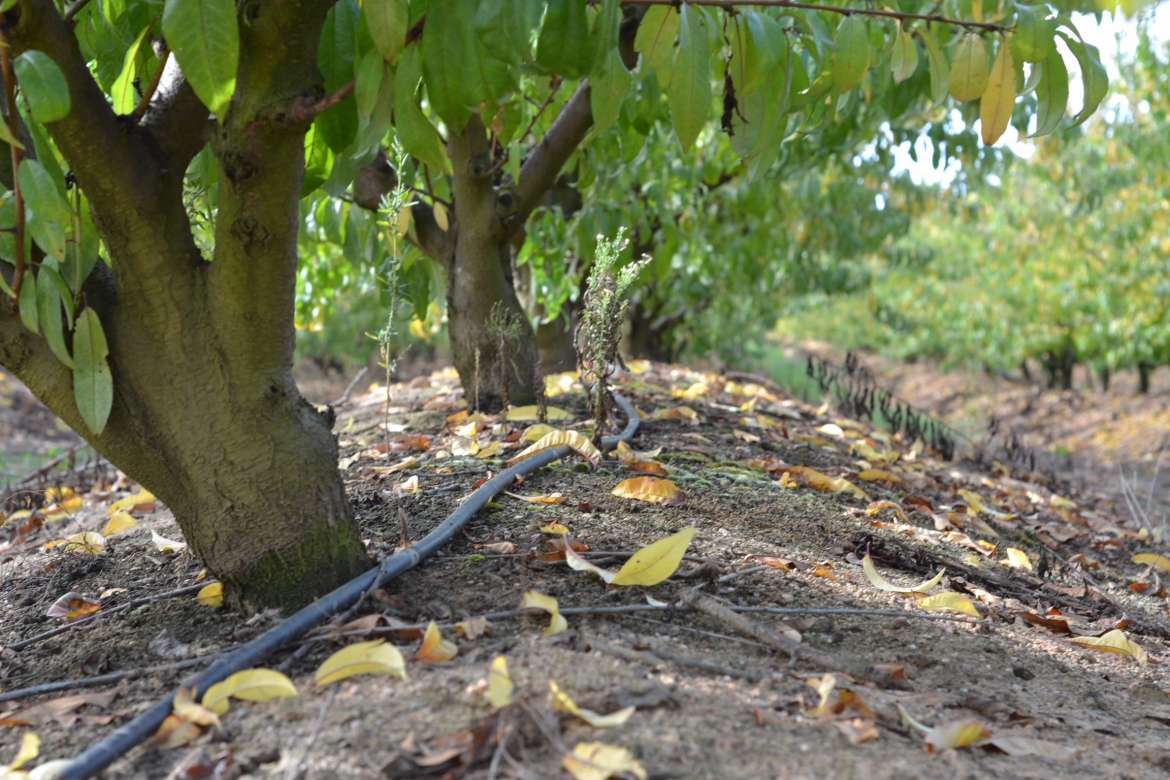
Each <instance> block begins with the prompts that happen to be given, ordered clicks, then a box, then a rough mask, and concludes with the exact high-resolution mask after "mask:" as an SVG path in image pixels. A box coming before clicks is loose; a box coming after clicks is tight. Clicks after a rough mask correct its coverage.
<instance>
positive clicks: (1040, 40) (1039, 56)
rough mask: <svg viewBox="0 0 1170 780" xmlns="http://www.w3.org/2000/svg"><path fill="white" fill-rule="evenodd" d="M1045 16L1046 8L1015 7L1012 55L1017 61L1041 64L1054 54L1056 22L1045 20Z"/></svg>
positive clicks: (1042, 6) (1046, 14)
mask: <svg viewBox="0 0 1170 780" xmlns="http://www.w3.org/2000/svg"><path fill="white" fill-rule="evenodd" d="M1046 16H1048V6H1044V5H1041V6H1031V5H1018V6H1016V30H1015V33H1014V34H1013V35H1012V53H1013V54H1014V55H1015V56H1016V57H1017V58H1018V59H1019V60H1021V61H1023V62H1043V61H1045V60H1047V59H1048V57H1049V56H1050V55H1052V54H1055V53H1056V46H1055V37H1056V20H1055V19H1046V18H1045V17H1046ZM1057 56H1059V55H1057Z"/></svg>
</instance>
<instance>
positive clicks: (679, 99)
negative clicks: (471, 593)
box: [0, 0, 1106, 606]
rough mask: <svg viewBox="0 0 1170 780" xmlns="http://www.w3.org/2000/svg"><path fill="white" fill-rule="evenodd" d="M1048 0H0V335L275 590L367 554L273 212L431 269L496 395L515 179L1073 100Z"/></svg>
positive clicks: (531, 183)
mask: <svg viewBox="0 0 1170 780" xmlns="http://www.w3.org/2000/svg"><path fill="white" fill-rule="evenodd" d="M1087 5H1089V6H1092V7H1095V4H1091V3H1087ZM1074 6H1075V4H1074V3H1066V2H1062V3H1060V4H1053V5H1048V4H1036V5H1023V4H1017V3H1014V2H1010V0H1005V1H1004V2H997V3H994V4H993V3H990V2H980V0H943V1H942V2H939V3H936V4H934V5H933V6H931V10H930V11H929V12H927V13H924V12H923V10H922V6H921V4H920V3H918V2H915V1H914V0H897V1H896V2H893V3H889V4H887V5H886V6H883V7H881V8H878V7H874V6H871V5H870V4H868V3H862V2H849V3H843V4H841V5H839V6H827V5H819V4H818V5H812V4H810V5H806V4H803V3H800V2H791V1H790V0H766V1H765V0H761V2H757V3H755V4H750V5H749V4H739V3H735V2H729V1H728V0H695V2H682V3H677V2H673V1H669V2H668V0H603V1H601V2H594V3H586V2H585V1H584V0H550V1H549V2H545V1H544V0H485V1H484V2H476V3H470V2H461V1H460V0H430V1H429V2H427V1H426V0H421V1H412V2H407V1H406V0H366V2H365V3H364V4H363V5H359V4H358V3H356V2H354V0H340V1H338V0H265V1H264V2H247V3H241V4H239V5H238V6H237V4H236V3H235V2H233V0H166V2H157V0H73V2H71V3H69V4H68V5H62V4H59V3H57V2H54V0H3V1H2V2H0V35H2V38H3V40H2V41H0V43H2V44H3V46H0V77H2V78H3V81H4V86H5V92H4V101H3V103H4V118H5V122H4V132H3V139H2V140H3V143H5V144H6V145H7V147H8V150H9V152H10V153H9V154H8V155H0V157H2V158H3V159H4V160H5V161H6V164H5V165H4V170H0V181H3V183H4V185H5V186H6V187H7V194H6V195H5V197H4V201H3V202H4V208H3V211H2V212H0V213H2V214H3V218H4V224H3V225H0V227H2V228H3V230H4V232H3V233H2V234H0V235H3V236H4V239H5V240H4V242H2V243H0V258H2V259H3V262H0V271H2V273H0V278H2V279H3V284H2V286H0V365H3V366H4V368H6V369H7V370H9V371H11V372H13V373H14V374H15V375H16V376H17V377H18V378H19V379H21V380H22V381H23V382H24V383H25V384H26V385H27V386H28V387H29V388H30V389H31V390H32V391H33V392H34V393H35V394H36V395H37V396H38V397H39V398H40V399H41V400H43V401H44V402H45V403H46V405H47V406H48V407H49V408H50V409H52V410H53V411H54V412H55V413H56V414H58V415H59V416H60V417H61V418H62V419H63V420H65V421H66V422H67V423H69V424H70V425H72V426H73V427H74V428H76V429H77V430H78V431H80V432H81V433H82V434H83V435H84V436H85V437H86V438H87V439H89V441H90V442H92V444H93V445H94V446H95V447H96V448H97V450H98V451H99V452H101V453H102V454H103V455H105V456H106V457H107V458H108V459H109V460H110V461H111V462H113V463H114V464H116V465H117V466H119V467H121V468H122V469H123V470H124V471H125V472H126V473H127V474H129V475H130V476H131V477H132V478H134V479H137V480H139V481H141V482H142V483H143V484H144V485H145V486H146V487H148V488H149V489H150V490H152V491H153V492H154V493H155V494H156V495H158V496H159V497H160V498H161V499H162V500H163V501H165V502H166V504H167V505H168V506H169V507H170V508H171V509H172V510H173V511H174V513H175V516H176V519H177V520H178V522H179V524H180V526H181V527H182V529H183V532H184V534H185V536H186V538H187V540H188V542H189V543H190V545H191V549H192V550H193V551H194V552H195V553H196V554H197V555H198V556H200V558H202V560H203V561H204V562H205V563H206V565H207V567H208V568H209V570H210V571H211V572H212V573H213V574H214V575H215V576H217V577H218V578H219V579H220V580H221V581H223V583H224V585H225V587H226V590H227V594H228V598H229V599H230V600H231V601H232V602H233V603H235V604H237V605H240V606H258V605H267V604H286V605H291V604H299V603H303V602H305V601H307V600H308V599H310V598H312V597H313V596H315V595H317V594H319V593H321V592H323V591H325V590H327V589H329V588H332V587H333V586H335V585H337V584H338V583H340V582H342V581H345V580H347V579H349V578H350V577H352V576H353V575H354V574H355V573H356V572H358V571H360V570H361V569H363V568H364V567H366V566H367V565H368V561H367V559H366V555H365V552H364V550H363V548H362V545H361V541H360V536H359V534H358V529H357V526H356V524H355V523H354V521H353V516H352V512H351V510H350V507H349V504H348V501H347V499H346V497H345V494H344V490H343V488H342V484H341V480H340V478H339V476H338V473H337V468H336V460H337V453H336V443H335V440H334V438H333V435H332V433H331V430H330V426H331V421H332V416H331V415H330V414H326V413H321V412H319V411H318V410H317V409H315V408H313V407H312V406H311V405H310V404H308V403H307V402H305V401H304V399H303V398H302V397H301V396H300V394H299V392H298V391H297V388H296V385H295V383H294V382H293V379H292V371H291V369H292V356H293V343H294V325H295V316H294V312H295V304H296V280H297V269H298V263H299V260H300V254H301V250H302V247H303V242H302V240H301V235H302V232H305V233H306V234H307V233H309V232H310V231H321V232H320V233H314V235H324V236H330V235H335V236H339V237H342V240H343V241H344V245H345V248H346V250H345V251H347V252H348V251H351V250H352V251H355V252H363V251H366V252H369V253H370V255H371V257H370V260H371V262H382V261H384V260H386V259H390V260H391V261H393V262H395V263H399V264H401V265H402V266H403V267H402V268H401V269H396V270H393V273H392V274H391V275H392V276H393V278H394V279H395V280H398V279H402V280H403V283H404V284H405V285H407V286H409V285H412V284H413V285H415V286H416V287H417V286H418V285H422V284H423V283H424V280H429V281H427V282H426V283H427V284H430V281H433V280H434V279H435V278H438V277H440V276H441V278H442V279H443V280H444V282H445V288H446V312H447V318H448V327H449V335H450V341H451V346H452V351H453V355H454V362H455V365H456V368H457V369H458V370H459V372H460V375H461V377H462V380H463V384H464V386H465V388H467V389H468V390H469V391H470V390H471V388H472V384H473V378H478V379H475V382H476V387H475V390H476V391H477V392H478V393H479V396H480V399H481V401H482V402H483V404H484V405H485V406H488V407H491V406H493V405H494V406H498V405H499V404H500V403H501V402H502V400H503V399H504V398H508V399H510V400H512V401H513V402H516V403H522V402H525V401H528V400H531V398H532V396H533V395H534V390H535V388H536V387H537V385H538V376H537V374H538V371H537V357H536V355H537V350H536V346H535V338H534V334H533V332H532V326H531V322H530V320H529V318H528V317H527V316H525V312H524V311H523V310H522V309H521V306H520V301H519V297H518V295H517V289H516V283H517V280H518V274H517V273H515V272H514V265H513V261H514V255H516V254H517V253H519V254H523V253H524V251H525V247H526V244H527V243H528V242H529V241H530V240H531V239H529V237H528V232H527V231H528V226H529V224H530V218H531V217H532V216H533V214H534V212H536V211H537V209H538V208H547V207H549V206H550V205H552V204H558V203H559V204H567V203H570V202H571V201H573V200H575V199H579V200H580V202H581V204H582V208H585V207H590V208H600V206H598V204H593V203H591V201H592V198H593V193H592V192H591V186H589V185H590V183H598V182H602V183H603V185H604V184H607V183H608V181H607V179H608V176H607V174H608V172H613V171H614V170H616V169H618V168H620V167H621V166H622V165H625V164H628V163H629V162H630V161H631V160H634V159H636V158H637V155H638V154H639V153H640V150H641V148H642V146H643V145H644V144H645V143H646V138H647V137H648V136H650V135H651V134H653V133H660V132H661V131H660V130H659V128H660V127H663V126H669V127H670V128H671V130H672V131H673V135H674V138H675V139H676V142H677V148H676V149H674V151H673V153H672V155H670V158H669V160H670V164H671V165H680V166H687V165H693V164H694V163H693V159H694V158H693V155H696V154H697V153H698V152H696V149H699V148H702V147H704V146H705V145H706V144H708V143H710V142H711V139H712V136H713V134H714V133H718V132H722V133H725V134H726V135H728V136H729V137H730V139H731V146H732V149H733V151H734V153H735V155H736V157H737V158H738V160H739V161H740V162H741V167H740V168H738V169H735V168H732V169H731V170H730V171H729V175H731V176H735V177H740V176H745V175H746V176H747V177H754V178H756V179H761V180H762V179H766V178H769V177H773V176H783V170H782V165H783V162H784V160H785V159H786V154H785V150H786V148H790V147H791V148H794V149H796V150H798V151H797V152H796V157H798V158H806V159H826V158H828V157H832V156H835V155H842V154H844V155H850V156H851V155H852V154H853V153H854V150H855V149H856V148H857V147H858V145H860V144H863V143H865V142H867V141H869V140H871V139H872V138H873V137H874V135H875V134H876V133H877V131H878V128H881V127H883V126H886V125H888V126H890V127H892V128H900V129H905V128H911V129H914V128H922V127H926V126H930V125H932V124H936V123H937V122H938V121H939V120H940V119H941V118H942V116H943V115H942V114H940V113H939V112H940V111H941V110H943V109H944V108H945V107H951V108H953V109H955V110H958V111H960V112H961V113H962V115H963V116H964V117H966V119H968V120H971V121H974V120H975V119H978V121H979V123H980V134H981V136H982V141H983V142H984V143H987V144H991V143H994V142H995V141H996V140H997V139H998V138H999V137H1000V136H1001V134H1002V133H1004V131H1005V130H1006V128H1007V127H1008V126H1009V125H1010V124H1011V123H1013V122H1014V123H1016V125H1017V126H1019V127H1025V126H1026V125H1027V123H1028V122H1030V117H1031V116H1032V115H1035V117H1036V122H1037V123H1038V129H1039V130H1040V131H1041V132H1051V131H1053V130H1055V129H1057V128H1059V127H1062V126H1065V125H1068V124H1075V123H1078V122H1081V121H1083V120H1084V119H1086V118H1087V117H1088V116H1089V115H1090V114H1091V113H1092V112H1093V111H1094V110H1095V109H1096V107H1097V104H1098V103H1099V101H1100V100H1101V98H1102V97H1103V96H1104V94H1105V91H1106V79H1105V71H1104V69H1103V67H1102V66H1101V64H1100V61H1099V56H1098V53H1097V51H1096V50H1095V49H1094V48H1093V47H1092V46H1090V45H1088V44H1086V43H1084V42H1083V41H1082V40H1081V38H1080V37H1079V34H1078V32H1077V30H1076V27H1075V25H1074V24H1073V23H1072V21H1071V19H1070V17H1069V16H1068V13H1069V11H1070V10H1071V9H1072V8H1073V7H1074ZM1058 42H1059V44H1058ZM1058 46H1060V47H1067V49H1068V50H1069V51H1070V52H1071V54H1072V56H1073V57H1074V58H1075V59H1076V60H1077V61H1079V63H1080V67H1081V73H1082V82H1083V85H1082V89H1083V92H1084V93H1085V95H1086V99H1085V100H1084V101H1083V105H1078V106H1073V107H1071V110H1070V106H1069V101H1068V94H1067V88H1068V78H1067V72H1066V69H1065V67H1064V64H1063V60H1062V59H1061V58H1060V57H1055V56H1054V53H1055V52H1057V47H1058ZM799 150H804V151H799ZM581 182H584V183H585V186H584V187H577V186H575V183H581ZM574 191H575V194H574ZM598 192H599V193H600V192H604V186H603V187H602V189H599V190H598ZM383 195H388V196H389V197H388V198H383V197H382V196H383ZM338 199H341V200H342V203H343V204H344V206H345V208H342V207H339V206H338V204H336V203H335V202H334V201H336V200H338ZM346 199H348V200H346ZM349 201H353V203H350V202H349ZM354 207H357V208H361V207H376V208H377V210H378V214H377V215H376V219H374V220H373V221H372V222H371V221H369V220H367V222H366V224H367V225H375V226H377V230H376V231H371V233H372V234H375V235H377V236H378V239H377V240H376V241H375V240H373V239H371V238H369V236H368V235H367V236H366V237H365V238H364V239H363V236H362V230H361V229H360V226H356V225H355V224H351V222H355V223H356V219H355V218H354V215H355V214H356V213H357V208H354ZM553 207H555V206H553ZM566 208H568V209H569V210H571V207H570V206H566ZM562 213H565V209H562ZM615 216H618V215H615ZM725 218H726V219H734V218H735V217H734V214H731V215H726V216H725ZM331 219H336V220H338V221H339V222H340V224H335V225H332V226H330V225H328V224H326V223H327V222H328V221H329V220H331ZM302 227H303V228H304V231H302ZM643 238H645V239H646V241H648V242H652V241H653V237H651V236H645V237H644V236H639V239H640V240H642V239H643ZM400 241H404V242H409V243H411V244H412V245H413V246H415V247H417V249H418V251H420V252H421V253H422V254H423V255H425V257H426V258H427V259H426V260H415V261H412V264H411V266H410V267H406V265H407V264H406V261H405V259H404V258H401V257H400V255H401V254H402V253H401V252H400V251H399V249H398V246H397V245H398V243H399V242H400ZM375 243H377V244H378V245H379V246H381V247H383V248H382V249H381V250H378V251H375V250H373V249H372V246H373V244H375ZM574 259H576V261H577V262H582V263H587V262H588V261H589V258H588V257H587V254H586V253H581V254H575V255H573V256H571V257H565V256H562V257H561V258H560V261H561V262H573V261H574ZM349 260H350V261H351V262H352V261H353V258H352V257H350V258H349ZM554 261H555V260H554V257H544V258H543V259H542V262H543V263H544V264H545V266H546V267H547V265H548V263H550V262H554ZM711 262H716V263H717V262H718V256H717V255H714V256H713V257H712V258H711ZM427 264H432V265H433V267H434V268H435V269H437V272H432V271H429V270H426V269H428V268H429V267H431V266H428V265H427ZM534 267H535V266H534ZM416 268H417V269H421V270H416ZM666 276H667V278H669V271H667V272H666ZM397 286H398V281H395V283H394V285H393V287H394V289H397ZM431 289H433V288H431ZM431 295H432V293H430V292H429V291H428V292H427V293H426V294H425V295H424V294H423V293H422V292H420V291H418V290H417V289H416V290H414V291H411V294H410V295H409V297H410V298H411V299H412V300H419V301H421V300H423V299H424V298H429V297H430V296H431ZM493 321H494V322H497V323H500V322H507V323H510V324H509V329H510V332H514V333H515V334H516V335H515V338H514V339H512V340H511V341H510V342H509V343H508V346H507V349H506V354H501V350H500V348H499V346H500V344H501V343H502V342H501V340H500V339H498V338H496V337H495V336H494V335H493V328H491V327H489V326H490V324H491V323H492V322H493ZM493 383H494V384H493ZM481 385H482V386H481Z"/></svg>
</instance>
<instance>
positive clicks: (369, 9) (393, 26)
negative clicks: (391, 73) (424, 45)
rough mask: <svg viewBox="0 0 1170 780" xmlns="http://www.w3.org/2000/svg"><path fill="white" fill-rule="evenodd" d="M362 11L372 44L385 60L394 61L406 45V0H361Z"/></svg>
mask: <svg viewBox="0 0 1170 780" xmlns="http://www.w3.org/2000/svg"><path fill="white" fill-rule="evenodd" d="M362 11H363V12H364V13H365V15H366V25H367V26H368V27H369V28H370V37H371V38H373V39H374V46H375V47H377V49H378V51H379V52H380V53H381V55H382V58H383V59H385V60H386V62H394V61H395V60H396V59H398V55H399V54H401V53H402V49H403V48H404V47H405V46H406V29H407V26H408V25H409V24H410V13H409V9H407V7H406V0H362Z"/></svg>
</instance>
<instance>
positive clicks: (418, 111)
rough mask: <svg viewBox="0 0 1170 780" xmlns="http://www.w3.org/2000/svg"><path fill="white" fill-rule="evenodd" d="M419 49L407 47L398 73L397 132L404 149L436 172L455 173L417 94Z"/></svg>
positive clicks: (396, 80) (395, 116)
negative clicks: (420, 104) (420, 105)
mask: <svg viewBox="0 0 1170 780" xmlns="http://www.w3.org/2000/svg"><path fill="white" fill-rule="evenodd" d="M419 56H420V51H419V47H418V46H407V47H406V50H405V51H404V52H403V53H402V57H401V58H399V61H398V71H397V72H396V73H395V74H394V129H395V130H396V131H397V132H398V140H400V141H401V142H402V148H403V149H405V150H406V151H407V152H408V153H409V154H410V155H412V156H413V157H415V158H416V159H418V160H419V161H421V162H423V163H425V164H427V165H429V166H431V168H432V169H434V170H435V171H441V172H443V173H446V174H450V173H451V161H450V160H448V159H447V151H446V150H445V149H444V148H443V142H442V140H441V139H440V138H439V132H438V131H437V130H435V127H434V125H432V124H431V123H430V121H429V120H428V119H427V118H426V115H424V114H423V112H422V108H420V107H419V104H418V99H417V98H416V97H415V92H416V91H417V89H418V81H419V78H420V75H419Z"/></svg>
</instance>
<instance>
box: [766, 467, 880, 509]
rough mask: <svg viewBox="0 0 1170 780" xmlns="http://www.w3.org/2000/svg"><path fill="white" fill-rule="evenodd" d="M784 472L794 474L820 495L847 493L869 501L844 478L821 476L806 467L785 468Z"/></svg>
mask: <svg viewBox="0 0 1170 780" xmlns="http://www.w3.org/2000/svg"><path fill="white" fill-rule="evenodd" d="M785 472H786V473H787V474H788V475H793V474H795V475H796V476H797V477H799V478H800V479H801V481H802V482H804V484H806V485H808V486H809V487H810V488H812V489H813V490H818V491H820V492H822V493H849V494H850V495H852V496H854V497H856V498H860V499H861V500H863V501H869V496H868V495H866V493H865V491H864V490H862V489H861V488H859V487H857V485H854V484H853V483H852V482H850V481H849V480H847V479H845V478H844V477H830V476H829V475H828V474H823V473H821V472H820V471H817V470H816V469H813V468H809V467H808V466H786V467H785ZM784 487H788V485H784Z"/></svg>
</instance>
